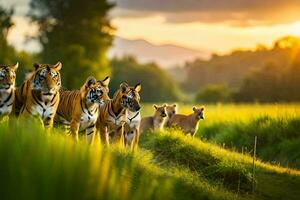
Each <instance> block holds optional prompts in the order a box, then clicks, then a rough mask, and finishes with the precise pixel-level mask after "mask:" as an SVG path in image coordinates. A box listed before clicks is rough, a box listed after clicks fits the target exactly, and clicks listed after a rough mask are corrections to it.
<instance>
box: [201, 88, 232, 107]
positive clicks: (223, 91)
mask: <svg viewBox="0 0 300 200" xmlns="http://www.w3.org/2000/svg"><path fill="white" fill-rule="evenodd" d="M231 100H232V99H231V91H230V89H229V87H228V86H227V85H207V86H205V87H204V88H202V89H200V90H199V92H198V93H197V95H196V102H197V103H202V102H205V103H218V102H230V101H231Z"/></svg>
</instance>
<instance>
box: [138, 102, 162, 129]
mask: <svg viewBox="0 0 300 200" xmlns="http://www.w3.org/2000/svg"><path fill="white" fill-rule="evenodd" d="M153 107H154V108H155V113H154V115H153V116H151V117H144V118H142V121H141V127H140V131H141V132H143V131H145V130H148V129H159V130H162V129H163V127H164V124H165V122H166V118H167V110H166V107H167V105H165V104H164V105H162V106H157V105H153Z"/></svg>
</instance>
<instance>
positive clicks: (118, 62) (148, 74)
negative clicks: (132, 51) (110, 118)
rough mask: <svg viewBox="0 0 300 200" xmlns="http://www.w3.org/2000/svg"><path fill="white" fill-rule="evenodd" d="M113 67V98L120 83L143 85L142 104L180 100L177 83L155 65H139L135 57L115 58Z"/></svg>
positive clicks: (111, 84)
mask: <svg viewBox="0 0 300 200" xmlns="http://www.w3.org/2000/svg"><path fill="white" fill-rule="evenodd" d="M111 65H112V81H111V83H110V88H111V89H110V91H111V94H110V95H111V96H112V93H113V92H114V91H116V90H117V89H118V88H119V85H120V83H122V82H127V83H128V84H130V85H135V84H137V83H141V84H142V91H141V101H142V102H163V101H165V102H167V101H176V100H178V99H179V94H180V91H179V89H178V86H177V85H176V83H175V82H174V81H173V80H172V79H171V78H170V77H169V76H168V75H167V74H166V72H165V71H163V70H162V69H161V68H159V67H158V66H157V65H156V64H154V63H148V64H139V63H138V62H137V61H136V60H135V59H134V58H133V57H125V58H122V59H117V58H114V59H112V61H111Z"/></svg>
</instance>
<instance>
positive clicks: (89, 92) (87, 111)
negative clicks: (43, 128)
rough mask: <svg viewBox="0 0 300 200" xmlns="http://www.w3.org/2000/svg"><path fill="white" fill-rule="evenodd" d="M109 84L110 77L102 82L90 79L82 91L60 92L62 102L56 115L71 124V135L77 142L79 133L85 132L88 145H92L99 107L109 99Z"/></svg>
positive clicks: (82, 87)
mask: <svg viewBox="0 0 300 200" xmlns="http://www.w3.org/2000/svg"><path fill="white" fill-rule="evenodd" d="M109 82H110V78H109V77H106V78H105V79H104V80H102V81H97V80H96V79H95V78H94V77H89V78H87V80H86V82H85V83H84V84H83V85H82V86H81V88H80V90H75V91H61V92H60V102H59V106H58V109H57V113H56V114H57V116H58V118H62V119H63V120H66V121H68V122H70V126H71V135H72V136H73V137H75V139H76V140H78V132H81V131H85V132H86V138H87V143H88V144H91V143H92V141H93V138H94V133H95V124H96V121H97V118H98V115H99V105H102V104H104V101H105V100H108V99H109V97H108V92H109V89H108V85H109Z"/></svg>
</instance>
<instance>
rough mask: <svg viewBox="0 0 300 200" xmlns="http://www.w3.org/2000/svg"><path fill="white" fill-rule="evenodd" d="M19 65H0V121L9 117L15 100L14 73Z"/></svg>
mask: <svg viewBox="0 0 300 200" xmlns="http://www.w3.org/2000/svg"><path fill="white" fill-rule="evenodd" d="M18 67H19V63H16V64H14V65H0V121H1V120H2V119H3V118H4V117H5V116H9V115H10V114H11V113H12V110H13V104H14V100H15V82H16V71H17V69H18Z"/></svg>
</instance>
